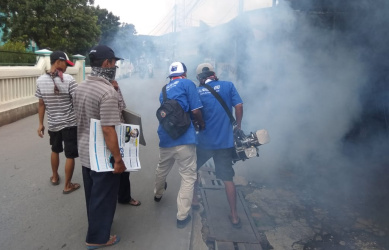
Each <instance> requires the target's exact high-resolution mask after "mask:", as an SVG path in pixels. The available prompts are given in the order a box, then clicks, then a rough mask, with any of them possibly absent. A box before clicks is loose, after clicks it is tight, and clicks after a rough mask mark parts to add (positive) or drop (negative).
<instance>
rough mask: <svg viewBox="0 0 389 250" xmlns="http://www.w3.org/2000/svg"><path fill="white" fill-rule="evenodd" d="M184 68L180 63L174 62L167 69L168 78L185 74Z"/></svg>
mask: <svg viewBox="0 0 389 250" xmlns="http://www.w3.org/2000/svg"><path fill="white" fill-rule="evenodd" d="M186 71H187V70H186V66H185V64H184V63H182V62H174V63H172V64H170V67H169V77H172V76H180V75H182V74H184V73H185V72H186Z"/></svg>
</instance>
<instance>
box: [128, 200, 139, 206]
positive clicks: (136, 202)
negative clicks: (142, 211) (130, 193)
mask: <svg viewBox="0 0 389 250" xmlns="http://www.w3.org/2000/svg"><path fill="white" fill-rule="evenodd" d="M131 202H135V204H134V203H131ZM126 204H128V205H130V206H134V207H137V206H140V204H142V203H140V201H136V200H134V199H131V200H130V201H129V202H128V203H126Z"/></svg>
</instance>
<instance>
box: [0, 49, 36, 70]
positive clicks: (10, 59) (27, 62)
mask: <svg viewBox="0 0 389 250" xmlns="http://www.w3.org/2000/svg"><path fill="white" fill-rule="evenodd" d="M37 56H38V55H37V54H35V53H32V52H16V51H5V50H0V66H34V65H35V64H36V62H37V60H38V59H37V58H38V57H37Z"/></svg>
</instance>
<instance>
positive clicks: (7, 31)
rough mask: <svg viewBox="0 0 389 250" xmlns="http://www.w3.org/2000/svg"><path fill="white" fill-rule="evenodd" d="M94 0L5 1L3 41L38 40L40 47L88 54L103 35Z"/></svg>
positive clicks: (3, 2) (2, 8)
mask: <svg viewBox="0 0 389 250" xmlns="http://www.w3.org/2000/svg"><path fill="white" fill-rule="evenodd" d="M88 4H93V0H2V1H1V4H0V12H3V13H4V14H5V17H0V21H1V22H2V23H4V25H3V27H1V28H2V30H3V32H4V37H3V40H5V41H6V40H11V41H20V42H25V43H26V44H27V42H28V41H29V40H34V41H35V43H36V44H37V46H38V47H39V48H46V47H48V48H50V49H51V50H64V51H67V52H69V53H72V54H75V53H84V52H85V51H88V50H89V49H90V48H91V47H92V46H93V45H95V44H96V43H97V41H98V39H99V36H100V34H101V32H100V29H99V26H98V24H97V16H96V15H95V12H94V9H93V8H91V6H90V5H88Z"/></svg>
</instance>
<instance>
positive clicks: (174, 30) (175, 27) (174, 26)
mask: <svg viewBox="0 0 389 250" xmlns="http://www.w3.org/2000/svg"><path fill="white" fill-rule="evenodd" d="M176 31H177V4H175V5H174V25H173V32H174V33H176Z"/></svg>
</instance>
